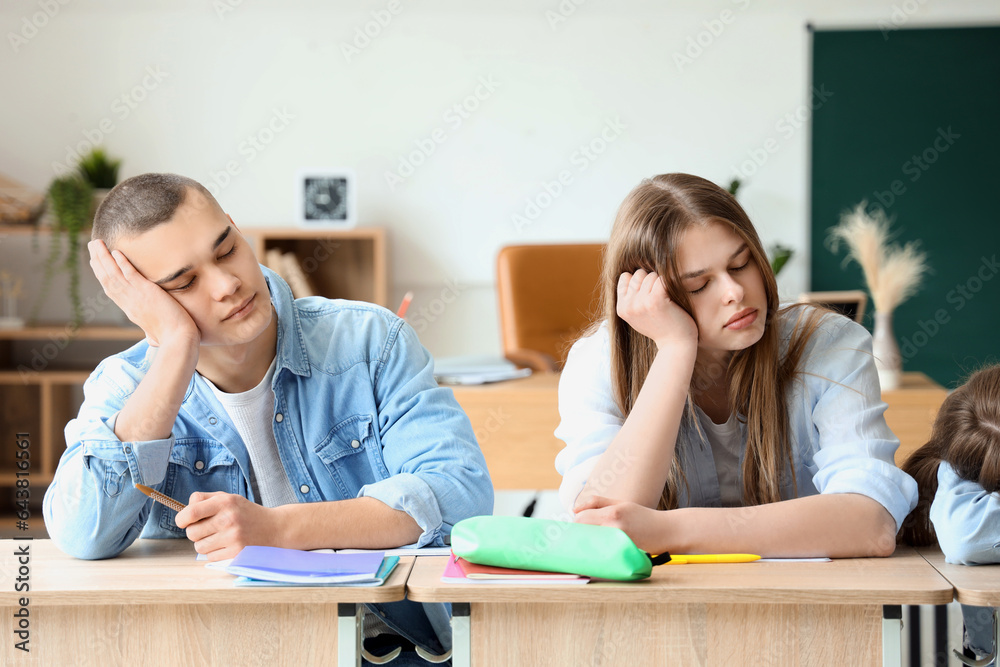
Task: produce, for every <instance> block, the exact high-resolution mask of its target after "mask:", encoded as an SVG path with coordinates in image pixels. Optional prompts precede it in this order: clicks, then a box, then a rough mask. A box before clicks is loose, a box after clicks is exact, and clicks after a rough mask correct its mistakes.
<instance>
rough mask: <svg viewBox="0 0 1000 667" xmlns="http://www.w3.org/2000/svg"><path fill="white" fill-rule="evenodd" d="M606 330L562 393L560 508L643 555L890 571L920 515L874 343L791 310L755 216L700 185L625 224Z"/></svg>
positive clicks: (646, 202)
mask: <svg viewBox="0 0 1000 667" xmlns="http://www.w3.org/2000/svg"><path fill="white" fill-rule="evenodd" d="M602 290H603V303H604V313H603V314H604V319H603V321H601V322H600V323H598V325H596V326H595V327H594V328H593V329H592V330H591V331H590V332H589V334H587V335H585V336H584V337H583V338H581V339H580V340H579V341H577V342H576V344H574V346H573V348H572V350H571V351H570V353H569V357H568V359H567V362H566V366H565V369H564V371H563V374H562V378H561V380H560V384H559V410H560V414H561V417H562V421H561V423H560V424H559V427H558V429H557V430H556V435H557V437H559V438H561V439H562V440H564V441H565V442H566V448H565V449H564V450H562V451H561V452H560V453H559V455H558V457H557V458H556V467H557V469H558V470H559V472H560V473H561V474H562V475H563V482H562V485H561V487H560V496H561V499H562V501H563V504H564V505H565V506H566V507H568V508H571V509H572V510H573V511H574V512H576V520H577V521H580V522H584V523H596V524H603V525H612V526H616V527H619V528H621V529H623V530H624V531H625V532H626V533H628V534H629V535H630V536H631V537H632V539H633V540H634V541H635V543H636V544H637V545H638V546H640V547H641V548H643V549H645V550H646V551H650V552H653V553H659V552H663V551H670V552H676V553H717V552H743V553H756V554H761V555H764V556H831V557H852V556H888V555H890V554H891V553H892V552H893V550H894V548H895V535H896V531H897V529H898V527H899V525H900V523H901V522H902V521H903V518H904V517H905V516H906V515H907V514H908V513H909V511H910V509H912V507H913V506H914V504H915V503H916V500H917V489H916V484H915V483H914V481H913V480H912V479H911V478H910V477H909V476H907V475H906V474H904V473H903V472H902V471H900V470H899V468H897V467H896V465H895V464H894V462H893V455H894V453H895V451H896V448H897V447H898V445H899V441H898V440H897V439H896V437H895V436H894V435H893V434H892V432H891V431H890V430H889V428H888V427H887V426H886V423H885V420H884V419H883V412H884V411H885V408H886V405H885V403H883V402H882V400H881V394H880V389H879V383H878V376H877V373H876V370H875V364H874V359H873V357H872V352H871V336H870V335H869V334H868V332H867V331H866V330H865V329H864V328H863V327H861V326H860V325H858V324H856V323H854V322H853V321H851V320H849V319H848V318H846V317H843V316H841V315H837V314H833V313H831V312H829V311H825V310H820V309H815V308H813V307H809V306H801V305H800V306H791V307H785V308H781V307H779V304H778V290H777V285H776V283H775V279H774V274H773V272H772V271H771V268H770V264H769V262H768V260H767V257H766V255H765V253H764V249H763V247H762V246H761V243H760V239H759V238H758V236H757V232H756V231H755V230H754V227H753V224H752V223H751V222H750V219H749V218H748V217H747V214H746V212H745V211H744V210H743V208H742V207H741V206H740V205H739V203H738V202H737V201H736V199H735V198H734V197H733V196H732V195H730V194H729V193H728V192H727V191H726V190H724V189H722V188H720V187H719V186H717V185H715V184H714V183H711V182H710V181H707V180H705V179H703V178H699V177H697V176H691V175H687V174H665V175H661V176H656V177H654V178H651V179H648V180H645V181H643V182H642V183H641V184H640V185H639V186H638V187H636V188H635V189H634V190H633V191H632V192H631V193H630V194H629V195H628V197H627V198H626V199H625V201H624V203H623V204H622V205H621V208H620V209H619V211H618V215H617V218H616V220H615V224H614V228H613V230H612V232H611V239H610V241H609V243H608V248H607V251H606V256H605V264H604V272H603V278H602Z"/></svg>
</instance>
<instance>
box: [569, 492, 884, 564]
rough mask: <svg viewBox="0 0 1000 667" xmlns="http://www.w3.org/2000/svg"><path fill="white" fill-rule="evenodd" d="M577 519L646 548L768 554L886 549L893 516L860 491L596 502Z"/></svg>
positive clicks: (846, 554) (850, 554) (854, 554)
mask: <svg viewBox="0 0 1000 667" xmlns="http://www.w3.org/2000/svg"><path fill="white" fill-rule="evenodd" d="M577 521H581V522H584V523H596V524H601V525H610V526H615V527H617V528H621V529H622V530H624V531H625V532H626V533H628V534H629V536H630V537H632V539H633V541H635V543H636V544H637V545H638V546H639V547H640V548H642V549H644V550H646V551H649V552H651V553H662V552H664V551H668V552H670V553H679V554H687V553H693V554H697V553H751V554H758V555H760V556H763V557H772V558H806V557H818V556H827V557H830V558H860V557H871V556H891V555H892V553H893V551H894V550H895V546H896V540H895V534H896V523H895V521H894V520H893V518H892V515H891V514H889V512H888V510H886V509H885V508H884V507H882V505H881V504H879V503H878V502H877V501H875V500H873V499H871V498H869V497H867V496H863V495H860V494H855V493H841V494H826V495H822V494H821V495H815V496H808V497H805V498H796V499H794V500H785V501H782V502H777V503H770V504H767V505H755V506H752V507H735V508H708V507H691V508H684V509H677V510H669V511H665V512H658V511H655V510H650V509H648V508H645V507H641V506H638V505H635V504H633V503H607V504H604V503H602V502H600V501H598V502H597V503H596V504H595V506H594V507H593V508H592V509H588V510H586V511H583V512H580V513H579V514H577Z"/></svg>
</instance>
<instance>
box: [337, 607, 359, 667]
mask: <svg viewBox="0 0 1000 667" xmlns="http://www.w3.org/2000/svg"><path fill="white" fill-rule="evenodd" d="M364 608H365V606H364V605H363V604H349V603H343V602H342V603H340V604H338V605H337V665H338V667H361V623H362V613H363V612H364Z"/></svg>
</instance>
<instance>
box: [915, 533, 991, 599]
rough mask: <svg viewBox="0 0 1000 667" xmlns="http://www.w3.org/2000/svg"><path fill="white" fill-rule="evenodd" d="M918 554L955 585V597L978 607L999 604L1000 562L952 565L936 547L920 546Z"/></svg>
mask: <svg viewBox="0 0 1000 667" xmlns="http://www.w3.org/2000/svg"><path fill="white" fill-rule="evenodd" d="M918 551H919V552H920V555H921V556H923V557H924V558H925V559H927V562H928V563H930V564H931V565H932V566H934V569H936V570H937V571H938V572H940V573H941V576H943V577H944V578H945V579H947V580H948V581H949V582H951V584H952V586H954V587H955V599H956V600H958V601H959V602H961V603H962V604H971V605H976V606H978V607H998V606H1000V564H998V565H952V564H951V563H946V562H944V554H943V553H941V549H939V548H938V547H926V548H925V547H921V548H920V549H918Z"/></svg>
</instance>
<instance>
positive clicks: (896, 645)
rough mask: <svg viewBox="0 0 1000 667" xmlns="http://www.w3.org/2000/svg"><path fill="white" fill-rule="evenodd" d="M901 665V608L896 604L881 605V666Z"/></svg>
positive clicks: (898, 666)
mask: <svg viewBox="0 0 1000 667" xmlns="http://www.w3.org/2000/svg"><path fill="white" fill-rule="evenodd" d="M902 664H903V608H902V607H901V606H900V605H898V604H895V605H893V604H887V605H882V665H883V667H889V665H892V667H900V665H902Z"/></svg>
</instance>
